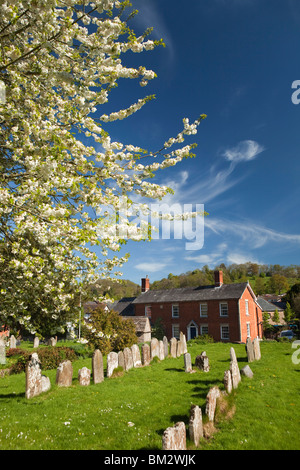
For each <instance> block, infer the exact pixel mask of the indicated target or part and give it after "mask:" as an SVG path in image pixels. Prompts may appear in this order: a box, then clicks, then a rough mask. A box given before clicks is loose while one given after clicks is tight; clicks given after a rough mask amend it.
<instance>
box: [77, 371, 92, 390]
mask: <svg viewBox="0 0 300 470" xmlns="http://www.w3.org/2000/svg"><path fill="white" fill-rule="evenodd" d="M78 382H79V385H82V386H84V387H87V386H88V385H90V383H91V371H90V369H88V368H87V367H82V369H79V371H78Z"/></svg>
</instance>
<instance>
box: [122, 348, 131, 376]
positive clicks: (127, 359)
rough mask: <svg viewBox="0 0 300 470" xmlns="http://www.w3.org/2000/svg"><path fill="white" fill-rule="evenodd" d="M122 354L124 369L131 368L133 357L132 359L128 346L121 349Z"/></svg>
mask: <svg viewBox="0 0 300 470" xmlns="http://www.w3.org/2000/svg"><path fill="white" fill-rule="evenodd" d="M123 354H124V363H125V370H126V371H127V370H129V369H132V367H133V359H132V351H131V349H130V348H125V349H124V351H123Z"/></svg>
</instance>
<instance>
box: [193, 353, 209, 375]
mask: <svg viewBox="0 0 300 470" xmlns="http://www.w3.org/2000/svg"><path fill="white" fill-rule="evenodd" d="M195 366H196V367H198V369H200V370H203V371H204V372H209V359H208V357H207V355H206V352H205V351H202V353H201V354H200V355H199V356H196V359H195Z"/></svg>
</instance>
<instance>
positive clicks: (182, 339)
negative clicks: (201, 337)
mask: <svg viewBox="0 0 300 470" xmlns="http://www.w3.org/2000/svg"><path fill="white" fill-rule="evenodd" d="M180 341H181V344H182V354H185V353H187V352H188V350H187V344H186V337H185V334H183V333H182V331H181V332H180Z"/></svg>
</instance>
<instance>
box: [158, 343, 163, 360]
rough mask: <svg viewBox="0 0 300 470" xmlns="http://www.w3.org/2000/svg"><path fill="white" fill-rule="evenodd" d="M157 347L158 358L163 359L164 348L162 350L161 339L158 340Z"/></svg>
mask: <svg viewBox="0 0 300 470" xmlns="http://www.w3.org/2000/svg"><path fill="white" fill-rule="evenodd" d="M158 349H159V356H158V357H159V359H160V360H161V361H163V360H164V359H165V350H164V343H163V341H161V340H160V341H158Z"/></svg>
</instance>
